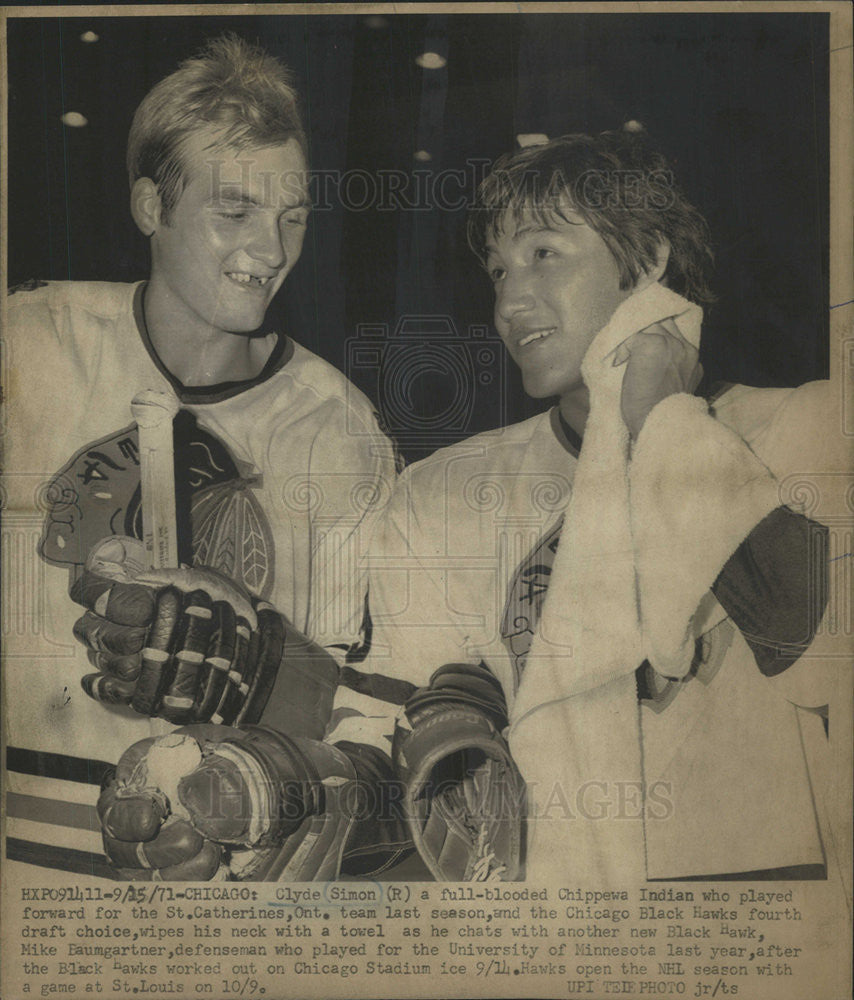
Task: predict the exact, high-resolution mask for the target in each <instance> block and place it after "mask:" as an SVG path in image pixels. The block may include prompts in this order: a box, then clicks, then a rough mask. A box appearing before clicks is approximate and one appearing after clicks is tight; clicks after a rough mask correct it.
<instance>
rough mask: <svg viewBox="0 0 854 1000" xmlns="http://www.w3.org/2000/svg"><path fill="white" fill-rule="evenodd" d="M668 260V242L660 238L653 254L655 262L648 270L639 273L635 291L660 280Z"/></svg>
mask: <svg viewBox="0 0 854 1000" xmlns="http://www.w3.org/2000/svg"><path fill="white" fill-rule="evenodd" d="M669 260H670V243H669V242H668V241H667V240H665V239H662V240H661V242H660V243H659V244H658V250H657V251H656V254H655V263H654V264H653V266H652V267H651V268H650V269H649V271H647V272H645V273H644V274H641V276H640V277H639V278H638V280H637V284H636V285H635V291H636V292H639V291H640V290H641V289H642V288H648V287H649V286H650V285H652V284H654V283H655V282H657V281H661V279H662V278H663V277H664V272H665V271H666V270H667V263H668V261H669Z"/></svg>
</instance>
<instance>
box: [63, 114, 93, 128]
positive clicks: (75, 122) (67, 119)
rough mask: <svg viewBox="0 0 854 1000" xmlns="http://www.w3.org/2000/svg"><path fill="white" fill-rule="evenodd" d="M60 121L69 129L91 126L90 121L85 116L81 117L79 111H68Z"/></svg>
mask: <svg viewBox="0 0 854 1000" xmlns="http://www.w3.org/2000/svg"><path fill="white" fill-rule="evenodd" d="M60 121H61V122H62V124H63V125H67V126H68V127H69V128H83V126H84V125H88V124H89V119H88V118H87V117H86V116H85V115H81V114H80V112H79V111H66V112H65V114H64V115H63V116H62V118H61V119H60Z"/></svg>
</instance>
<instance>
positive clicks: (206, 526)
mask: <svg viewBox="0 0 854 1000" xmlns="http://www.w3.org/2000/svg"><path fill="white" fill-rule="evenodd" d="M174 434H175V493H176V507H177V511H178V529H179V550H180V558H181V561H182V562H184V563H188V564H191V565H194V566H209V567H210V568H212V569H215V570H218V571H219V572H220V573H224V574H225V575H226V576H228V577H230V578H231V579H233V580H236V581H237V582H238V583H242V584H243V586H244V587H245V588H246V589H247V590H248V591H249V592H250V593H251V594H254V595H256V596H257V597H263V598H266V597H269V594H270V591H271V589H272V585H273V574H274V569H275V567H274V549H273V538H272V533H271V531H270V526H269V524H268V522H267V519H266V516H265V515H264V512H263V511H262V509H261V506H260V504H259V503H258V501H257V499H256V498H255V496H254V494H253V492H252V486H253V485H258V478H257V477H255V478H253V477H251V476H243V475H241V472H240V470H239V469H238V467H237V464H236V463H235V461H234V459H232V457H231V455H229V453H228V450H227V449H226V447H225V445H224V444H223V443H222V442H221V441H219V440H218V439H217V438H215V437H214V436H213V435H212V434H210V433H209V432H208V431H206V430H203V429H202V428H200V427H199V426H198V425H197V424H196V421H195V418H194V417H193V416H192V415H191V414H190V413H188V412H186V411H183V410H182V411H181V412H180V413H179V414H178V415H177V417H176V418H175V424H174ZM46 502H47V506H48V512H47V515H46V517H45V523H44V528H43V530H42V537H41V541H40V543H39V554H40V555H41V557H42V558H43V559H45V560H46V561H47V562H49V563H51V564H53V565H55V566H61V565H65V566H68V568H69V569H70V570H72V572H73V575H75V576H76V575H77V573H79V571H80V569H81V568H82V567H83V564H84V563H85V562H86V558H87V556H88V555H89V552H90V551H91V550H92V548H93V547H94V546H95V545H96V544H97V543H98V542H101V541H103V540H104V539H105V538H108V537H109V536H111V535H124V536H129V537H131V538H138V539H141V538H142V508H141V490H140V474H139V435H138V432H137V427H136V424H130V425H129V426H127V427H123V428H122V429H121V430H119V431H115V432H114V433H112V434H108V435H107V436H106V437H103V438H100V439H99V440H97V441H93V442H91V443H90V444H88V445H86V446H85V447H84V448H81V449H80V450H79V451H78V452H77V453H76V454H74V455H73V456H72V457H71V458H70V459H69V460H68V462H66V464H65V465H64V466H63V467H62V468H61V469H60V470H59V472H57V474H56V475H55V476H54V477H53V479H52V480H51V481H50V484H49V485H48V488H47V491H46Z"/></svg>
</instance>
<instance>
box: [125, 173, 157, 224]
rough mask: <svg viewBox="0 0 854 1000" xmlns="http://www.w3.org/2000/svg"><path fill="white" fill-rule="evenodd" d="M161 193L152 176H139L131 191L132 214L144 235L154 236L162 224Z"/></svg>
mask: <svg viewBox="0 0 854 1000" xmlns="http://www.w3.org/2000/svg"><path fill="white" fill-rule="evenodd" d="M161 208H162V206H161V203H160V195H159V193H158V191H157V185H156V184H155V183H154V181H153V180H152V179H151V178H150V177H138V178H137V179H136V181H135V182H134V185H133V187H132V188H131V192H130V214H131V215H132V216H133V221H134V222H135V223H136V224H137V226H138V228H139V231H140V232H141V233H142V235H143V236H152V235H153V234H154V232H155V230H156V229H157V227H158V226H159V225H160V215H161Z"/></svg>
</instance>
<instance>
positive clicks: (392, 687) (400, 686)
mask: <svg viewBox="0 0 854 1000" xmlns="http://www.w3.org/2000/svg"><path fill="white" fill-rule="evenodd" d="M338 683H339V684H343V685H344V687H347V688H350V690H351V691H356V692H357V693H358V694H364V695H367V696H368V697H369V698H376V699H377V700H378V701H385V702H389V703H390V704H392V705H403V704H404V703H405V702H406V701H407V700H408V698H409V696H410V695H411V694H412V693H413V691H415V685H414V684H410V683H409V681H399V680H396V679H395V678H394V677H386V676H385V675H384V674H363V673H362V672H361V671H359V670H354V669H353V667H344V668H343V670H342V671H341V674H340V675H339V678H338Z"/></svg>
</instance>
